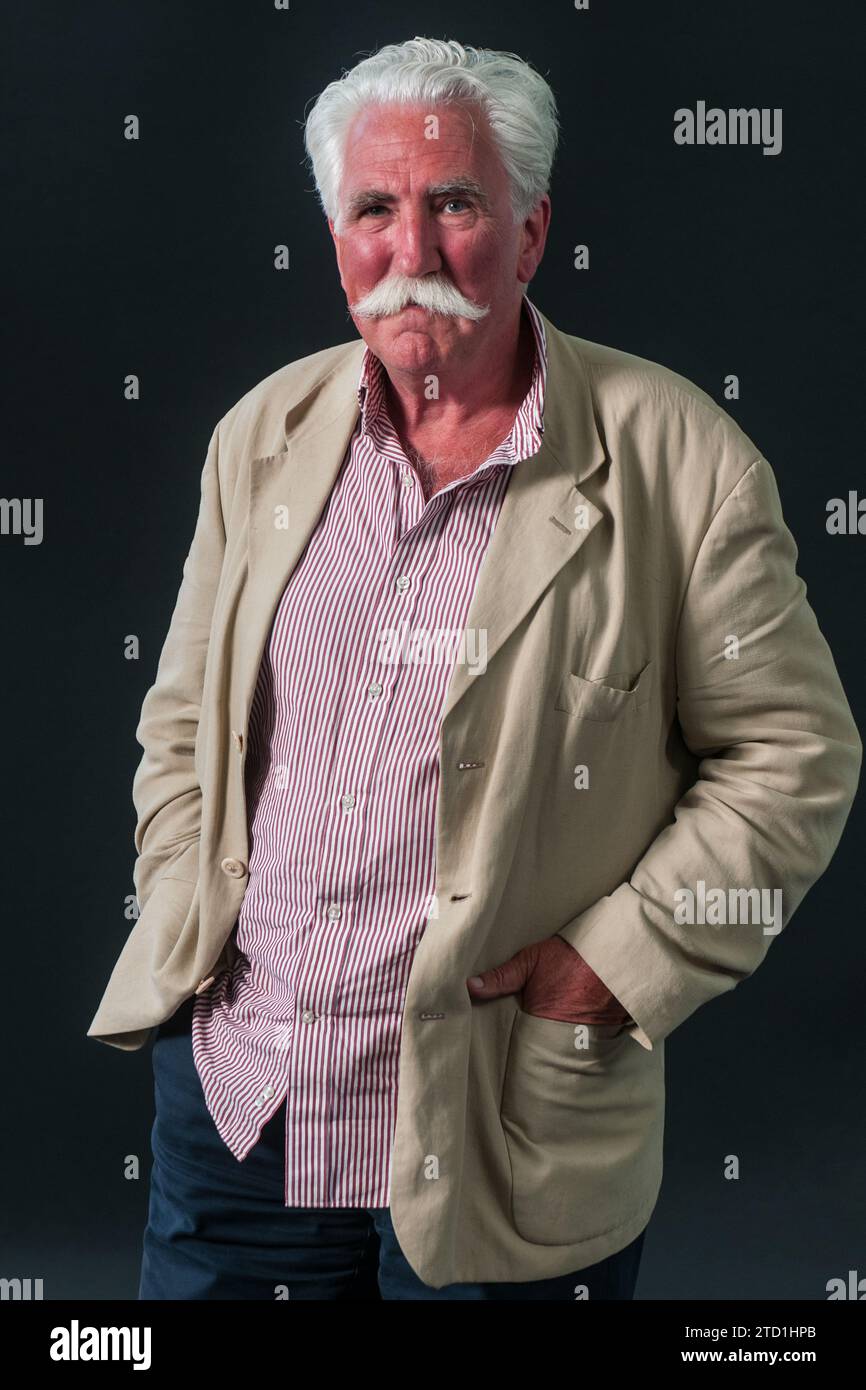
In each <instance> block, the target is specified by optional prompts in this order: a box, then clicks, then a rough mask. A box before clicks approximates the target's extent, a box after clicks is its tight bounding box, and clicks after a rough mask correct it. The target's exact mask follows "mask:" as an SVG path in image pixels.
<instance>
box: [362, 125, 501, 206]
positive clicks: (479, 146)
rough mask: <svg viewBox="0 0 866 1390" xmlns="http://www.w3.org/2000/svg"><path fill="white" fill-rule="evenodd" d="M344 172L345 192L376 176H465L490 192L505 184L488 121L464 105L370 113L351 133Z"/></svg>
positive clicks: (395, 178) (396, 177) (400, 177)
mask: <svg viewBox="0 0 866 1390" xmlns="http://www.w3.org/2000/svg"><path fill="white" fill-rule="evenodd" d="M344 168H345V181H344V191H345V190H351V189H352V188H355V187H357V186H358V184H359V183H366V182H367V181H368V179H369V177H370V175H371V174H372V173H374V172H375V173H376V174H377V176H378V177H379V178H380V179H381V178H385V177H390V178H391V179H394V180H400V179H403V178H405V177H406V176H407V175H409V174H410V173H411V174H412V175H413V176H416V177H417V176H418V175H419V174H421V175H422V176H423V177H425V178H426V177H439V176H441V175H442V174H443V173H446V172H449V171H452V170H461V171H463V172H472V173H473V174H475V175H476V176H477V177H478V179H479V180H480V181H483V182H484V183H486V184H488V185H491V186H496V185H497V184H498V183H500V182H501V181H502V180H504V179H505V169H504V166H503V164H502V160H501V159H500V156H499V152H498V151H497V149H496V147H495V145H494V142H493V138H492V135H491V131H490V125H489V122H488V120H487V117H486V116H485V115H484V112H483V111H482V110H481V109H480V108H479V107H476V106H466V105H464V104H461V105H455V104H448V105H430V106H403V105H391V106H378V105H377V106H368V107H366V108H365V109H364V110H363V111H360V112H359V113H358V115H357V116H356V117H355V118H354V120H353V121H352V124H351V126H350V127H349V134H348V138H347V141H346V150H345V164H344Z"/></svg>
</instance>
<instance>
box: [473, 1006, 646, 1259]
mask: <svg viewBox="0 0 866 1390" xmlns="http://www.w3.org/2000/svg"><path fill="white" fill-rule="evenodd" d="M583 1042H585V1043H586V1046H585V1047H581V1046H575V1044H576V1043H583ZM500 1121H501V1124H502V1128H503V1132H504V1135H505V1143H506V1147H507V1150H508V1157H509V1160H510V1163H511V1183H512V1189H511V1191H512V1198H511V1200H512V1220H513V1223H514V1227H515V1229H516V1230H517V1232H518V1234H519V1235H521V1236H523V1238H524V1239H525V1240H529V1241H532V1242H533V1243H535V1244H537V1245H568V1244H571V1243H579V1242H581V1241H585V1240H591V1239H593V1238H594V1237H596V1236H600V1235H604V1234H605V1233H607V1232H608V1231H613V1230H615V1229H616V1228H617V1227H618V1226H622V1225H624V1224H626V1223H631V1222H633V1221H634V1220H635V1218H636V1217H637V1216H639V1215H640V1214H641V1213H642V1212H643V1211H646V1213H647V1219H649V1214H650V1212H651V1211H652V1208H653V1206H654V1204H655V1201H656V1199H657V1197H658V1192H659V1188H660V1186H661V1177H662V1139H663V1131H664V1048H663V1046H662V1044H660V1043H657V1044H656V1045H655V1047H653V1049H652V1050H650V1049H648V1048H644V1047H641V1045H640V1043H638V1042H637V1041H636V1040H635V1039H634V1038H633V1037H631V1036H630V1034H629V1032H628V1026H627V1025H625V1026H623V1027H619V1026H613V1025H611V1026H609V1027H601V1026H599V1027H586V1029H585V1030H584V1029H583V1026H582V1025H581V1026H580V1027H579V1028H578V1029H577V1031H576V1027H575V1025H574V1024H572V1023H560V1022H558V1021H556V1020H554V1019H548V1018H539V1017H536V1016H535V1015H534V1014H527V1013H524V1012H523V1010H518V1012H517V1015H516V1018H515V1022H514V1029H513V1031H512V1034H511V1043H510V1046H509V1051H508V1059H507V1062H506V1069H505V1083H504V1087H503V1092H502V1101H501V1105H500Z"/></svg>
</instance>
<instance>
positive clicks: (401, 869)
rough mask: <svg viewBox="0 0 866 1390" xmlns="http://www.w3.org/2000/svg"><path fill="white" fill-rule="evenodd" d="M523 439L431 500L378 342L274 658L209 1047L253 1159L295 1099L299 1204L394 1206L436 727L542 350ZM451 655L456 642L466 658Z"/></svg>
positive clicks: (292, 584)
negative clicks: (392, 397) (246, 849)
mask: <svg viewBox="0 0 866 1390" xmlns="http://www.w3.org/2000/svg"><path fill="white" fill-rule="evenodd" d="M523 303H524V305H525V306H526V312H527V314H528V316H529V319H530V322H531V324H532V327H533V330H534V334H535V344H536V356H535V366H534V369H533V374H532V382H531V385H530V388H529V391H528V392H527V395H526V397H525V399H524V401H523V403H522V404H521V407H520V409H519V411H518V412H517V415H516V417H515V420H514V424H513V427H512V429H511V432H510V434H509V435H508V437H507V438H506V439H505V440H503V441H502V443H501V444H500V445H498V447H497V448H496V449H495V450H494V452H493V453H492V454H491V455H490V457H489V458H488V459H487V460H486V461H485V462H484V463H483V464H479V466H478V467H477V468H476V469H475V470H474V472H472V473H471V474H469V475H468V476H467V477H465V478H461V479H458V480H456V481H454V482H452V483H449V484H448V485H447V486H446V487H443V488H442V489H441V490H440V491H438V492H436V493H434V494H433V496H432V497H430V499H429V500H428V501H427V502H426V503H425V501H424V497H423V494H422V492H421V488H420V486H419V483H418V477H417V475H416V474H415V472H414V470H413V468H412V466H411V464H410V463H409V461H408V460H407V458H406V455H405V454H404V452H403V449H402V447H401V445H400V443H399V440H398V437H397V434H396V432H395V430H394V428H393V426H392V424H391V421H390V418H389V416H388V412H387V405H386V397H385V392H384V369H383V366H382V363H381V361H380V360H379V358H377V357H376V356H375V355H374V354H373V353H372V352H371V351H370V349H369V348H368V349H367V351H366V352H365V354H364V360H363V367H362V371H361V376H360V380H359V385H358V404H359V407H360V411H361V414H360V417H359V420H358V425H357V427H356V429H355V432H354V434H353V436H352V440H351V441H350V444H349V446H348V448H347V451H346V456H345V458H344V460H343V463H342V466H341V469H340V473H339V475H338V477H337V480H336V482H335V484H334V486H333V488H332V490H331V494H330V496H329V498H328V501H327V503H326V505H325V508H324V510H323V512H322V515H321V517H320V519H319V522H318V524H317V526H316V528H315V529H314V531H313V533H312V535H311V536H310V538H309V540H308V542H307V545H306V547H305V549H304V552H303V554H302V556H301V558H300V560H299V561H298V564H297V565H296V567H295V569H294V570H293V572H292V575H291V577H290V579H289V582H288V584H287V585H286V588H285V591H284V593H283V596H282V598H281V600H280V603H279V605H278V607H277V611H276V615H275V617H274V622H273V625H272V628H271V632H270V634H269V638H268V642H267V644H266V646H265V650H264V654H263V658H262V663H261V668H260V671H259V676H258V682H257V686H256V691H255V694H254V697H253V703H252V708H251V712H250V721H249V733H248V738H249V744H248V754H247V764H246V777H247V806H248V808H249V815H250V861H249V881H248V884H247V890H246V893H245V895H244V899H243V903H242V905H241V909H240V913H239V915H238V920H237V923H236V925H235V927H234V932H235V940H236V943H237V946H238V951H239V954H238V957H237V959H236V961H235V964H234V967H233V969H232V970H231V971H228V972H226V973H224V974H222V975H220V976H218V977H217V981H216V983H215V984H214V985H213V987H212V988H211V989H210V990H208V991H206V992H205V993H203V994H201V995H199V996H198V997H197V998H196V1000H195V1007H194V1010H193V1028H192V1043H193V1055H194V1059H195V1065H196V1068H197V1071H198V1074H199V1076H200V1078H201V1083H202V1089H203V1092H204V1096H205V1100H206V1103H207V1107H208V1110H209V1111H210V1113H211V1115H212V1117H213V1119H214V1122H215V1124H216V1127H217V1129H218V1131H219V1133H220V1135H221V1136H222V1138H223V1139H224V1141H225V1143H226V1144H227V1145H228V1147H229V1149H230V1150H231V1152H232V1153H233V1154H234V1155H235V1157H236V1158H238V1159H239V1160H241V1159H243V1158H245V1157H246V1155H247V1154H248V1153H249V1151H250V1150H251V1149H252V1147H253V1146H254V1144H255V1143H256V1141H257V1139H258V1137H259V1133H260V1131H261V1129H262V1127H263V1125H264V1124H265V1123H266V1122H267V1121H268V1120H269V1119H270V1118H271V1116H272V1115H273V1114H274V1112H275V1111H276V1110H277V1109H278V1108H279V1106H280V1105H281V1104H282V1102H283V1100H284V1099H286V1100H287V1105H286V1171H285V1205H286V1206H288V1207H295V1206H299V1207H358V1208H366V1207H384V1206H387V1205H388V1203H389V1186H390V1172H391V1145H392V1139H393V1133H394V1125H395V1121H396V1113H397V1079H398V1071H399V1065H398V1063H399V1052H400V1030H401V1022H402V1014H403V1004H404V999H405V994H406V988H407V984H408V979H409V971H410V969H411V966H412V958H413V955H414V952H415V950H416V948H417V946H418V944H419V942H420V940H421V937H422V936H423V934H424V930H425V927H426V925H427V921H428V920H429V918H430V916H431V913H432V910H433V902H434V889H435V883H436V863H435V817H436V800H437V792H438V785H439V718H440V712H441V708H442V705H443V703H444V700H445V696H446V693H447V690H448V684H449V681H450V677H451V672H452V669H453V666H454V662H455V660H458V659H460V660H466V661H468V662H469V663H470V664H472V665H477V666H479V667H483V664H484V657H485V653H486V645H485V639H486V634H484V633H478V634H472V633H467V632H466V631H465V627H464V624H465V620H466V615H467V611H468V609H469V604H470V602H471V599H472V595H473V592H474V590H475V584H476V580H477V576H478V571H479V568H480V566H481V562H482V560H483V558H484V554H485V551H486V549H487V545H488V543H489V541H490V538H491V536H492V534H493V530H494V527H495V525H496V520H497V517H498V515H499V508H500V506H501V504H502V500H503V498H504V496H505V491H506V488H507V486H508V482H509V479H510V477H511V467H512V466H513V465H514V464H516V463H518V462H520V460H521V459H524V458H528V457H531V456H532V455H533V454H535V453H537V451H538V449H539V448H540V446H541V434H542V430H543V423H542V417H543V408H544V388H545V382H546V377H547V344H546V341H545V335H544V327H543V324H542V321H541V318H540V317H539V315H538V313H537V311H536V309H535V307H534V305H532V304H531V303H530V302H529V300H528V298H526V297H525V296H524V300H523ZM455 648H456V650H455Z"/></svg>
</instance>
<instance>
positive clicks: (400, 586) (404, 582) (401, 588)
mask: <svg viewBox="0 0 866 1390" xmlns="http://www.w3.org/2000/svg"><path fill="white" fill-rule="evenodd" d="M394 586H395V588H396V589H397V590H398V592H399V593H401V594H402V593H404V592H405V590H406V589H408V588H409V576H408V574H401V575H399V577H398V578H397V579H395V580H394Z"/></svg>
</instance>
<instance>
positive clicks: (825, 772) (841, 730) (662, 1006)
mask: <svg viewBox="0 0 866 1390" xmlns="http://www.w3.org/2000/svg"><path fill="white" fill-rule="evenodd" d="M796 559H797V547H796V545H795V543H794V539H793V537H792V535H791V533H790V531H789V530H788V529H787V527H786V525H785V522H784V520H783V517H782V510H781V505H780V500H779V493H778V489H777V486H776V480H775V477H774V475H773V472H772V470H771V468H770V466H769V464H768V463H767V461H766V460H765V459H763V458H760V457H759V458H757V459H756V460H755V461H754V462H753V463H752V465H751V466H750V467H749V468H748V469H747V471H746V472H745V473H744V474H743V476H742V477H741V478H740V480H739V482H738V483H737V484H736V486H735V487H734V488H733V490H732V491H731V492H730V493H729V494H728V495H727V497H726V498H725V500H724V501H723V502H722V504H721V506H720V507H719V508H718V510H717V512H716V514H715V516H714V517H713V519H712V521H711V523H710V525H709V527H708V528H707V530H706V533H705V535H704V537H703V540H702V541H701V544H700V548H699V550H698V553H697V556H696V559H695V563H694V565H693V568H692V572H691V575H690V578H689V582H688V585H687V588H686V593H685V597H684V600H683V605H682V611H681V615H680V621H679V627H678V632H677V637H676V650H675V661H676V678H677V716H678V719H679V724H680V728H681V730H682V734H683V738H684V739H685V742H686V744H687V746H688V747H689V749H690V750H691V752H692V753H693V754H694V755H695V756H696V757H697V758H698V759H699V764H698V778H697V780H696V781H695V783H694V785H693V786H692V787H690V788H689V789H688V791H687V792H686V793H685V795H683V796H682V798H681V799H680V801H679V802H678V803H677V805H676V806H675V808H674V810H673V816H674V820H673V822H672V823H671V824H670V825H668V826H666V827H665V829H664V830H663V831H662V832H661V833H660V834H659V835H658V836H657V837H656V839H655V840H653V842H652V843H651V844H650V845H649V846H648V848H647V850H646V852H645V853H644V855H643V857H642V858H641V859H640V860H639V862H638V863H637V865H636V866H635V868H634V871H633V872H632V874H631V877H630V879H629V880H628V881H627V882H625V883H622V884H620V885H619V886H618V887H617V888H616V889H615V890H614V891H613V892H611V893H610V894H609V895H608V896H607V897H604V898H602V899H600V900H599V901H598V902H596V903H593V904H592V906H591V907H589V908H588V909H586V911H584V912H582V913H580V914H579V915H578V916H577V917H574V918H573V919H572V920H571V921H570V922H568V923H567V924H566V926H564V927H563V928H562V929H561V930H560V931H559V933H558V934H559V935H560V936H562V937H564V939H565V940H566V941H568V942H569V943H570V944H571V945H572V946H573V947H574V948H575V949H576V950H578V951H579V952H580V954H581V955H582V956H583V957H584V959H585V960H586V961H587V963H588V964H589V966H590V967H591V968H592V969H593V970H594V971H595V972H596V974H597V975H599V976H600V978H601V979H602V980H603V981H604V983H605V984H606V985H607V987H608V989H610V990H611V991H612V993H613V994H614V995H615V996H616V998H617V999H618V1000H619V1001H620V1002H621V1003H622V1004H623V1006H624V1007H625V1008H626V1009H627V1010H628V1011H629V1013H630V1014H631V1017H632V1018H633V1019H634V1020H636V1026H635V1027H634V1028H631V1029H629V1031H630V1032H631V1034H632V1036H633V1037H634V1038H635V1040H636V1041H637V1042H639V1043H641V1044H642V1046H644V1047H647V1048H650V1049H651V1048H652V1046H653V1043H655V1042H659V1041H660V1040H662V1039H663V1038H665V1037H666V1036H667V1035H668V1034H669V1033H670V1032H671V1031H672V1030H673V1029H674V1028H676V1027H677V1026H678V1024H680V1023H682V1022H683V1021H684V1020H685V1019H687V1018H688V1017H689V1015H690V1014H692V1013H693V1012H694V1011H695V1010H696V1009H697V1008H699V1007H700V1006H701V1005H702V1004H705V1003H706V1002H707V1001H708V1000H710V999H713V998H715V997H716V996H717V995H720V994H723V993H725V992H726V991H727V990H730V989H733V988H734V986H735V985H737V984H738V983H739V982H740V981H741V980H743V979H745V978H746V977H747V976H749V975H751V974H752V972H753V971H754V970H755V969H756V968H757V966H758V965H759V964H760V963H761V961H762V960H763V959H764V956H765V955H766V953H767V951H768V949H769V947H770V944H771V942H772V941H773V940H774V939H775V937H776V935H777V934H778V931H779V930H780V929H781V927H783V926H785V925H787V923H788V921H789V920H790V918H791V916H792V915H793V913H794V912H795V910H796V909H797V907H798V905H799V904H800V902H801V901H802V900H803V897H804V896H805V894H806V893H807V891H808V890H809V888H810V887H811V886H812V884H813V883H815V881H816V880H817V879H818V878H819V877H820V876H821V874H822V873H823V872H824V870H825V869H826V868H827V865H828V864H829V862H830V860H831V858H832V856H833V854H834V852H835V850H836V846H837V845H838V843H839V840H840V837H841V835H842V831H843V829H844V826H845V822H846V820H847V818H848V813H849V811H850V808H851V804H852V802H853V799H854V795H855V792H856V789H857V783H858V779H859V773H860V766H861V761H862V754H863V745H862V742H861V739H860V736H859V733H858V731H857V727H856V725H855V723H854V719H853V717H852V714H851V710H850V707H849V705H848V701H847V699H846V697H845V692H844V690H843V688H842V684H841V682H840V679H839V675H838V672H837V670H836V666H835V663H834V661H833V657H832V654H831V652H830V649H829V647H828V645H827V642H826V641H825V639H824V637H823V635H822V633H821V631H820V629H819V627H818V623H817V620H816V618H815V614H814V612H813V610H812V608H811V607H810V605H809V603H808V602H807V599H806V585H805V583H804V582H803V580H802V579H801V578H800V577H799V576H798V575H797V573H796V570H795V562H796ZM731 639H736V643H735V642H733V641H732V640H731ZM700 881H703V883H704V885H705V891H706V892H707V893H709V891H710V890H711V889H722V890H724V891H725V898H726V900H728V901H730V900H731V898H732V896H733V895H736V894H737V890H746V891H748V890H756V889H757V890H769V891H768V892H767V893H765V894H764V895H763V901H764V902H766V903H767V904H776V903H778V904H779V908H780V911H779V914H778V920H777V921H775V922H774V923H773V924H772V925H771V924H769V923H768V917H767V914H766V913H765V912H763V911H762V912H761V913H760V914H758V913H756V912H755V911H754V910H744V911H742V912H739V913H737V912H734V913H729V914H728V915H729V916H736V917H737V918H738V921H737V924H735V925H731V924H725V925H722V924H720V922H719V920H713V922H712V923H710V922H709V921H704V922H703V923H701V922H700V921H680V920H679V919H680V918H681V917H683V916H684V915H686V914H684V913H683V911H682V910H680V905H681V904H683V903H684V902H686V901H687V899H685V898H684V897H682V896H680V895H681V891H682V890H684V889H686V890H691V892H692V893H694V894H695V895H696V896H697V894H698V892H699V891H700V889H699V882H700ZM732 890H734V892H733V895H732ZM775 890H780V895H778V894H776V895H775V896H774V892H775ZM737 900H738V901H740V902H741V903H743V904H744V905H745V903H746V901H747V900H746V898H745V897H744V893H743V892H739V894H738V898H737ZM753 901H754V902H757V901H759V900H758V899H757V898H756V897H755V898H753ZM700 915H701V914H700V913H699V912H696V913H692V914H691V916H692V917H695V916H697V917H700ZM703 915H704V916H705V917H706V918H710V917H714V916H715V914H713V913H712V912H710V911H706V912H705V914H703ZM756 917H757V918H758V920H757V921H756V920H755V918H756Z"/></svg>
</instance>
